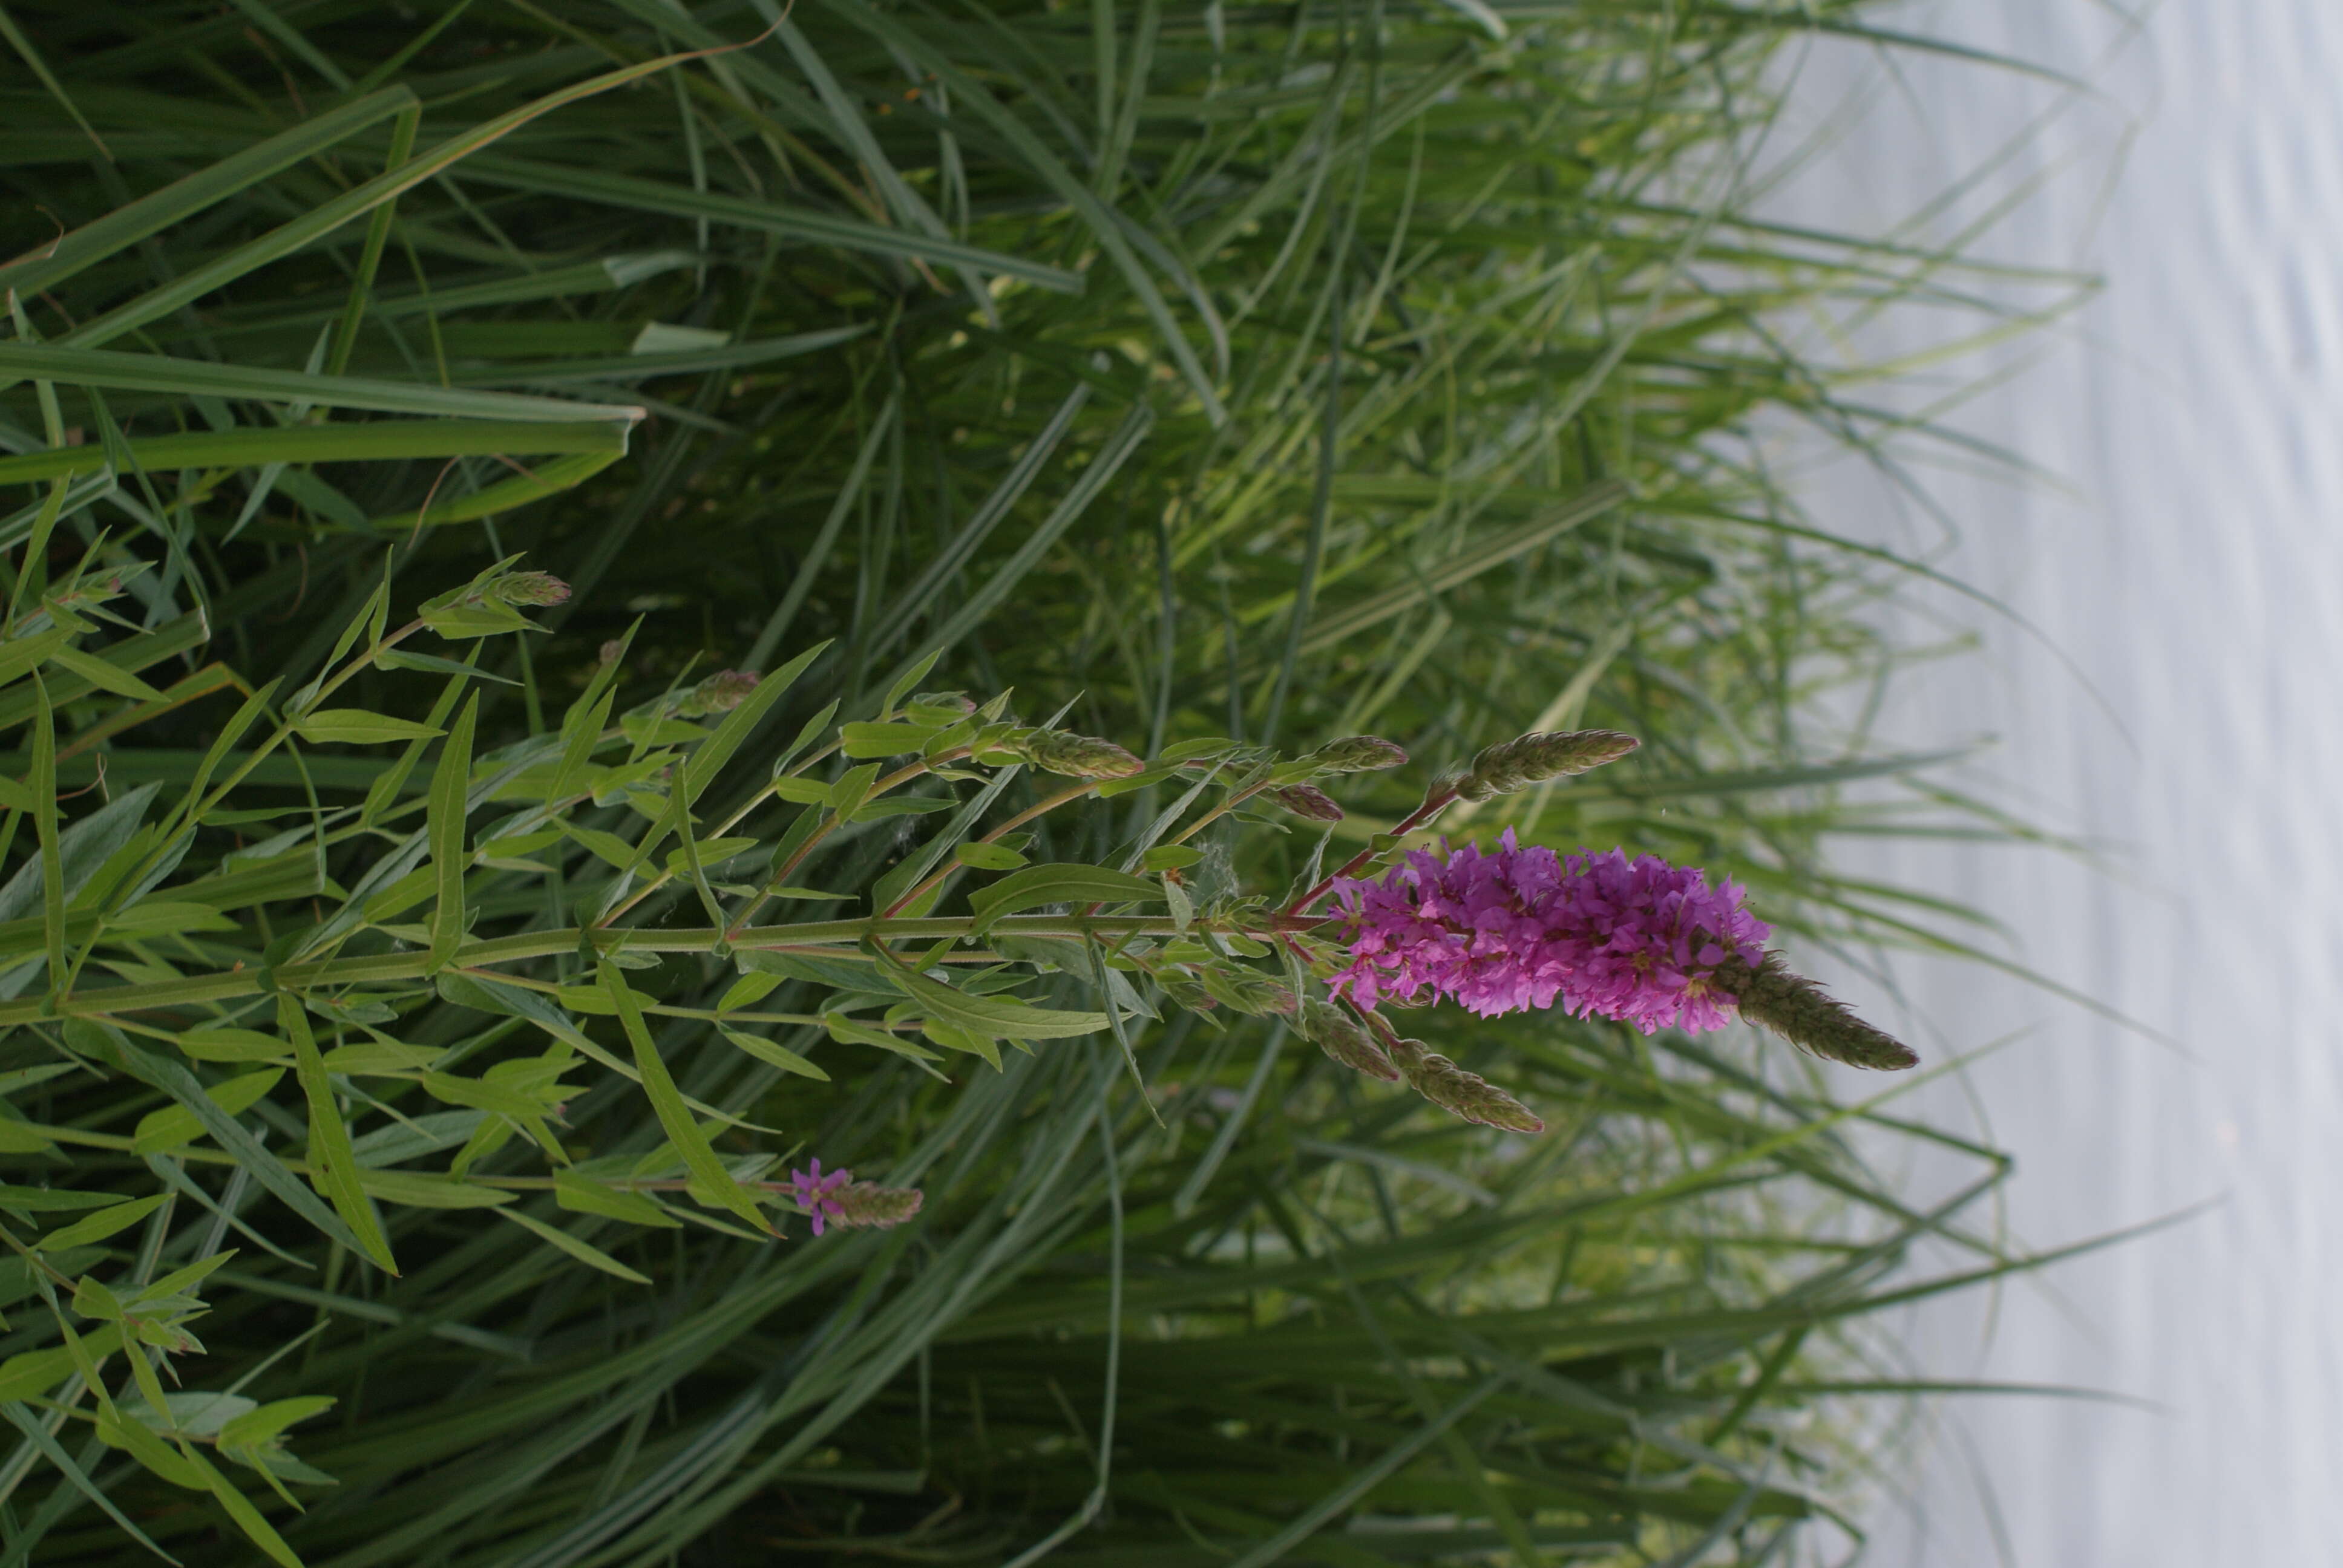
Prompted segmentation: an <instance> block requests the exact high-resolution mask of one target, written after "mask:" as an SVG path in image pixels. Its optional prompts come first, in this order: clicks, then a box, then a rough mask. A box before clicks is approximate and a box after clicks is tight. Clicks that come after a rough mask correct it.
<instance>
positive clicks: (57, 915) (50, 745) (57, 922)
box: [25, 675, 65, 990]
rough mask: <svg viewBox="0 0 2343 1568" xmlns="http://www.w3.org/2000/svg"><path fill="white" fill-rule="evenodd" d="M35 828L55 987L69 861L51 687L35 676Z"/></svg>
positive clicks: (60, 973) (31, 785)
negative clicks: (60, 843) (60, 815)
mask: <svg viewBox="0 0 2343 1568" xmlns="http://www.w3.org/2000/svg"><path fill="white" fill-rule="evenodd" d="M33 699H34V702H35V708H36V711H35V717H34V719H33V768H32V775H31V777H30V778H28V779H26V780H25V787H26V788H27V789H31V790H32V792H33V828H34V833H35V839H36V841H37V844H38V847H39V853H40V857H41V931H42V935H43V940H44V941H45V944H46V946H47V950H48V955H49V974H48V980H49V985H50V988H51V989H52V990H55V988H57V987H60V986H62V985H64V984H65V854H64V851H62V850H61V849H58V848H57V729H56V715H55V713H53V712H51V711H50V709H49V689H48V688H47V687H45V686H44V685H43V684H42V683H41V678H40V677H39V676H38V675H35V676H34V677H33Z"/></svg>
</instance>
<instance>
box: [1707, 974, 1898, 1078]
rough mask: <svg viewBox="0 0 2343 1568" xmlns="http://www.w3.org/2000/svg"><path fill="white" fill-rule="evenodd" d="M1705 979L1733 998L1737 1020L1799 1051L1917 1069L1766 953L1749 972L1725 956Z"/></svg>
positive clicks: (1894, 1044) (1889, 1041)
mask: <svg viewBox="0 0 2343 1568" xmlns="http://www.w3.org/2000/svg"><path fill="white" fill-rule="evenodd" d="M1710 978H1711V980H1712V981H1713V982H1714V983H1715V986H1716V988H1717V989H1718V990H1722V991H1725V992H1727V993H1729V994H1730V995H1731V996H1732V997H1733V998H1734V1000H1735V1002H1736V1003H1737V1004H1738V1005H1739V1008H1740V1011H1741V1016H1742V1017H1743V1018H1745V1019H1747V1020H1749V1021H1750V1022H1752V1023H1760V1024H1764V1025H1765V1027H1766V1028H1767V1029H1770V1030H1773V1031H1774V1032H1775V1034H1778V1035H1780V1036H1781V1037H1782V1038H1783V1039H1785V1040H1788V1041H1789V1042H1790V1043H1791V1044H1793V1045H1795V1046H1796V1047H1798V1048H1799V1049H1800V1050H1805V1051H1808V1052H1810V1053H1812V1054H1813V1055H1815V1056H1819V1057H1823V1058H1825V1059H1826V1060H1831V1061H1840V1062H1845V1064H1846V1065H1847V1066H1849V1067H1866V1068H1871V1069H1873V1070H1877V1071H1882V1072H1900V1071H1902V1070H1904V1069H1906V1068H1907V1067H1917V1066H1919V1065H1920V1058H1919V1056H1918V1054H1917V1053H1916V1052H1915V1051H1914V1050H1912V1048H1911V1047H1910V1046H1908V1045H1906V1044H1905V1043H1904V1042H1903V1041H1902V1040H1897V1039H1896V1038H1895V1037H1894V1036H1893V1035H1890V1034H1886V1033H1885V1032H1883V1031H1881V1030H1876V1029H1874V1028H1872V1027H1871V1025H1869V1024H1867V1023H1865V1022H1864V1021H1863V1020H1861V1019H1859V1018H1857V1017H1855V1014H1854V1013H1853V1012H1852V1011H1850V1010H1848V1008H1847V1006H1846V1004H1845V1003H1844V1002H1841V1001H1838V1000H1834V999H1833V998H1831V997H1830V996H1828V995H1826V994H1825V992H1824V990H1823V988H1822V987H1820V986H1818V985H1816V984H1815V982H1814V981H1812V980H1808V979H1806V978H1805V976H1803V975H1796V974H1792V973H1791V972H1790V970H1789V969H1788V968H1787V966H1785V964H1784V963H1783V961H1782V955H1781V954H1779V953H1777V952H1771V951H1769V952H1767V953H1766V955H1765V961H1764V962H1763V963H1761V964H1759V965H1758V966H1757V967H1756V968H1755V969H1754V970H1753V969H1751V968H1750V967H1749V965H1748V964H1747V963H1745V961H1743V960H1742V959H1741V958H1740V957H1739V955H1737V954H1735V955H1731V956H1728V957H1727V958H1726V959H1725V961H1724V962H1723V963H1721V964H1719V965H1717V966H1716V969H1715V971H1714V973H1713V974H1712V975H1711V977H1710Z"/></svg>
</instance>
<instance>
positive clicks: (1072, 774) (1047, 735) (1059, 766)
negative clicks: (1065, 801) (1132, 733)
mask: <svg viewBox="0 0 2343 1568" xmlns="http://www.w3.org/2000/svg"><path fill="white" fill-rule="evenodd" d="M1002 749H1004V750H1008V751H1013V752H1015V753H1016V754H1017V755H1018V756H1020V757H1022V758H1023V759H1025V760H1026V761H1028V762H1031V764H1032V765H1033V766H1034V767H1036V768H1039V769H1042V770H1043V771H1045V772H1050V773H1062V774H1064V775H1066V777H1068V778H1070V779H1127V778H1129V777H1130V776H1131V775H1132V774H1133V773H1136V772H1138V771H1140V770H1141V769H1143V768H1145V767H1146V766H1147V764H1146V763H1144V762H1141V760H1140V759H1138V758H1136V757H1133V756H1132V755H1131V753H1130V752H1128V751H1125V750H1124V749H1122V748H1121V747H1120V746H1117V745H1116V744H1115V743H1114V742H1113V741H1111V740H1101V739H1097V738H1095V737H1093V736H1089V735H1069V734H1067V733H1066V732H1065V731H1063V730H1061V729H1036V730H1032V731H1031V732H1029V733H1027V734H1026V735H1024V736H1022V737H1021V738H1012V739H1010V740H1008V741H1006V742H1004V743H1003V747H1002Z"/></svg>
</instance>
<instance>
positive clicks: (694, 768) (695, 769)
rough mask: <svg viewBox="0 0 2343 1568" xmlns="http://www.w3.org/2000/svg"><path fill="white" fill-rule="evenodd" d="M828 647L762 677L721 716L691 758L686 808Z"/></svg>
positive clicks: (818, 646)
mask: <svg viewBox="0 0 2343 1568" xmlns="http://www.w3.org/2000/svg"><path fill="white" fill-rule="evenodd" d="M829 647H830V644H829V643H828V642H827V641H823V642H818V643H816V644H814V645H813V646H812V647H811V648H807V649H806V650H805V651H804V652H803V653H800V654H799V655H798V656H797V657H796V658H793V659H791V660H789V663H787V664H785V665H783V666H781V668H779V669H777V670H775V671H773V673H772V674H770V675H768V676H765V677H763V678H761V679H759V681H758V682H757V684H756V686H755V688H754V689H751V690H750V691H749V695H748V697H747V698H746V699H743V700H742V702H741V704H740V706H739V707H738V708H736V709H733V710H732V711H731V712H729V713H728V714H726V715H725V716H724V722H722V723H721V724H719V725H718V726H717V727H716V729H715V732H714V733H713V734H711V735H709V738H708V739H705V740H703V741H701V742H700V743H699V749H697V750H695V751H693V752H692V754H691V787H690V789H689V792H688V794H687V797H686V799H685V804H687V805H690V804H693V803H695V802H697V801H698V800H699V796H700V794H701V792H702V791H703V790H705V789H707V788H708V786H709V784H711V783H713V782H714V781H715V779H716V775H717V774H718V773H719V772H721V771H722V770H723V768H724V765H725V764H726V763H728V762H729V761H731V760H732V759H733V757H734V756H735V755H737V754H738V753H739V749H740V748H741V746H742V745H743V744H744V743H745V742H746V741H747V740H748V739H749V735H750V734H751V733H752V732H753V731H754V730H755V729H756V728H757V726H758V725H759V723H761V722H762V721H763V720H764V718H765V715H767V714H768V713H770V712H771V711H772V710H773V705H774V704H776V703H778V702H779V701H780V699H782V698H784V697H786V696H788V695H789V688H790V687H792V686H795V685H796V684H797V680H798V677H799V676H801V675H803V674H804V673H805V672H806V667H807V666H808V665H810V664H811V663H812V662H813V661H814V660H815V659H817V658H820V657H821V655H822V653H823V652H824V651H825V650H826V649H827V648H829Z"/></svg>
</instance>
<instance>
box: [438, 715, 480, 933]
mask: <svg viewBox="0 0 2343 1568" xmlns="http://www.w3.org/2000/svg"><path fill="white" fill-rule="evenodd" d="M479 715H480V694H479V693H478V692H477V691H476V692H474V693H473V694H472V696H471V699H469V700H468V701H467V702H466V703H465V704H464V711H463V712H462V713H460V714H458V715H457V718H456V726H455V728H454V729H450V730H449V731H448V732H447V745H446V746H445V747H444V748H443V749H441V750H440V753H439V766H438V767H437V769H435V770H434V771H433V773H432V775H431V803H430V812H429V817H428V819H427V826H428V828H429V829H430V838H431V866H432V871H433V875H434V879H436V881H437V884H438V893H439V900H438V902H437V904H436V905H435V906H434V907H433V909H432V911H431V959H430V963H429V966H428V968H427V970H426V972H427V973H430V974H437V973H438V972H439V971H440V970H443V969H446V968H447V965H448V964H449V962H451V961H452V960H454V959H455V957H456V950H457V948H458V947H459V946H461V945H462V944H463V940H464V872H465V870H466V869H468V867H469V866H470V864H471V857H470V855H469V854H468V852H467V851H466V849H465V848H464V805H465V800H464V792H465V790H466V789H467V788H468V786H469V785H470V783H471V779H472V731H473V729H474V727H475V726H476V724H477V723H478V719H479Z"/></svg>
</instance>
